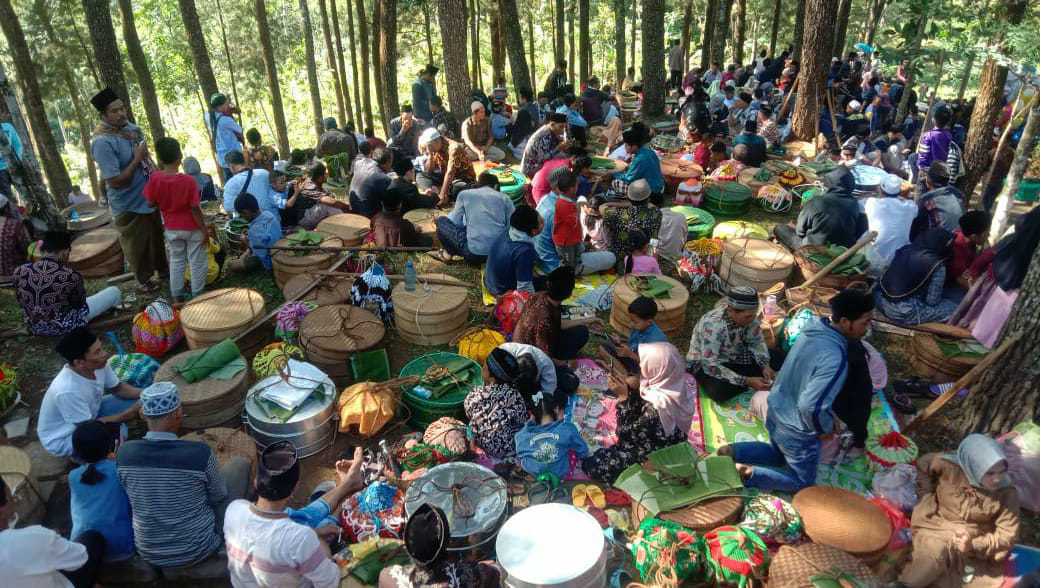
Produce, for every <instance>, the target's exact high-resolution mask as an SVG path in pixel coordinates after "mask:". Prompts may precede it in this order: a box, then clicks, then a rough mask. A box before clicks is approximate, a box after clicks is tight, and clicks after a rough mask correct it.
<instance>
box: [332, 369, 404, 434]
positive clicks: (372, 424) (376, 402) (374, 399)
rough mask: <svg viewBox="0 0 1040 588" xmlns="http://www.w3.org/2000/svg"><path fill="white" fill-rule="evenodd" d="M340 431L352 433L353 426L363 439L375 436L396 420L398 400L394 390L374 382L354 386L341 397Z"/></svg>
mask: <svg viewBox="0 0 1040 588" xmlns="http://www.w3.org/2000/svg"><path fill="white" fill-rule="evenodd" d="M336 407H337V408H338V409H339V430H340V432H341V433H346V432H349V431H350V427H351V425H356V426H357V432H358V434H359V435H361V436H363V437H368V436H370V435H374V434H376V433H378V432H379V431H380V429H382V428H383V427H384V426H386V424H387V423H389V422H390V420H391V419H392V418H394V410H395V409H396V408H397V399H396V398H395V396H394V392H393V390H390V389H389V388H386V387H384V386H380V385H379V384H375V383H373V382H361V383H360V384H354V385H353V386H350V387H349V388H347V389H346V390H343V392H342V393H341V394H340V395H339V400H337V401H336Z"/></svg>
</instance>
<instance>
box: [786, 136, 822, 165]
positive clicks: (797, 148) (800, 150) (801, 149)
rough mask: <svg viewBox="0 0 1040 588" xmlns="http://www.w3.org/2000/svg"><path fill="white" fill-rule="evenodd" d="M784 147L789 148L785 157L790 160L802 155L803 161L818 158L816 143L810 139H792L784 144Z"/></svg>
mask: <svg viewBox="0 0 1040 588" xmlns="http://www.w3.org/2000/svg"><path fill="white" fill-rule="evenodd" d="M784 149H786V150H787V153H786V154H785V155H784V159H786V160H788V161H794V158H796V157H801V158H802V161H805V160H807V159H808V160H812V159H815V158H816V145H814V144H813V143H812V142H810V141H791V142H790V143H785V144H784Z"/></svg>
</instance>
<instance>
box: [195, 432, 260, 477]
mask: <svg viewBox="0 0 1040 588" xmlns="http://www.w3.org/2000/svg"><path fill="white" fill-rule="evenodd" d="M181 439H183V440H185V441H199V442H201V443H205V444H206V445H209V446H210V449H212V450H213V454H214V455H216V456H217V461H219V462H220V465H224V463H225V462H226V461H227V460H229V459H231V458H232V457H244V458H246V459H248V460H249V463H250V465H251V467H252V469H253V471H256V464H257V456H256V441H253V438H252V437H250V436H249V435H248V434H246V432H245V431H239V430H238V429H232V428H230V427H213V428H209V429H199V430H198V431H193V432H191V433H188V434H187V435H182V436H181Z"/></svg>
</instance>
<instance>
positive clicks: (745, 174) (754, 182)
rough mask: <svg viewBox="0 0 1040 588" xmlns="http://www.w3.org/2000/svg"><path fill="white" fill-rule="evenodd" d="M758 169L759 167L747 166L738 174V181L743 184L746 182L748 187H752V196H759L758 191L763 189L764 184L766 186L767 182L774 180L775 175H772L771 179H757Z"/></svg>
mask: <svg viewBox="0 0 1040 588" xmlns="http://www.w3.org/2000/svg"><path fill="white" fill-rule="evenodd" d="M758 171H759V168H757V167H745V168H744V169H742V170H740V173H739V174H737V181H738V182H740V183H741V184H744V185H745V186H747V187H748V188H751V196H752V197H754V196H758V191H759V190H761V189H762V186H765V185H766V184H769V183H772V182H773V181H774V177H773V176H770V177H769V179H768V180H767V181H765V182H763V181H762V180H758V179H755V175H756V174H757V173H758Z"/></svg>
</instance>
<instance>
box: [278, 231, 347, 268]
mask: <svg viewBox="0 0 1040 588" xmlns="http://www.w3.org/2000/svg"><path fill="white" fill-rule="evenodd" d="M322 237H324V240H323V241H322V242H321V246H322V247H344V244H343V239H341V238H340V237H337V236H336V235H332V234H322ZM292 245H293V243H292V241H290V240H289V239H287V238H286V239H279V240H278V242H277V243H275V246H277V247H289V246H292ZM336 255H337V252H335V251H320V250H311V251H308V252H306V253H304V254H303V255H300V254H299V253H297V252H294V251H272V252H271V262H272V263H278V264H281V265H284V266H289V267H304V268H306V267H311V266H314V265H318V264H321V263H326V262H328V261H331V260H332V258H333V257H335V256H336Z"/></svg>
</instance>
